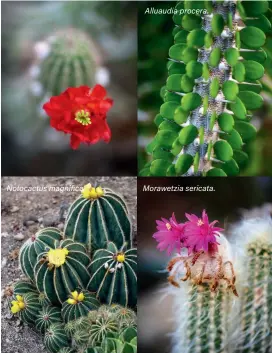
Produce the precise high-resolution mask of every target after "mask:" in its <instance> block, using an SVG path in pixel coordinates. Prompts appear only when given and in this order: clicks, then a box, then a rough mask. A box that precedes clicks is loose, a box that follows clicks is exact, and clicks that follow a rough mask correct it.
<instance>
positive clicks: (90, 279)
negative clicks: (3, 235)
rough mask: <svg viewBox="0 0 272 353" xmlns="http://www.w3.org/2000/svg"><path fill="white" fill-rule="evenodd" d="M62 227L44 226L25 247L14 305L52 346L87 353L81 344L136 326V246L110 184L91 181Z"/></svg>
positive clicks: (13, 293) (66, 351)
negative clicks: (107, 187) (104, 184)
mask: <svg viewBox="0 0 272 353" xmlns="http://www.w3.org/2000/svg"><path fill="white" fill-rule="evenodd" d="M78 201H79V202H78ZM82 203H84V205H83V204H82ZM77 208H78V209H77ZM85 209H86V210H87V212H86V213H84V212H85ZM64 228H65V229H64V232H63V233H62V232H61V231H59V230H58V229H56V228H45V229H42V230H40V231H39V232H38V233H37V234H36V235H35V236H33V237H32V238H31V239H29V240H28V241H27V242H26V243H25V244H24V245H23V246H22V248H21V250H20V255H19V262H20V266H21V269H22V271H23V273H24V274H25V275H26V276H27V278H28V281H26V280H21V281H19V282H17V283H16V284H15V285H14V287H13V289H12V290H10V291H9V292H10V295H11V300H10V309H11V311H12V313H13V314H18V316H19V318H20V319H21V320H22V321H23V322H25V323H28V324H32V325H34V326H35V327H36V329H37V330H38V331H39V332H41V333H42V334H44V344H45V346H46V348H47V349H48V350H49V351H50V352H52V353H59V352H60V353H61V352H62V353H72V352H78V353H79V352H80V353H82V350H79V351H78V349H79V348H80V347H84V350H85V349H86V350H87V351H88V349H91V348H92V347H93V348H94V347H96V346H97V345H98V344H101V342H102V341H103V339H104V333H105V332H108V331H109V332H111V333H118V332H119V331H120V330H121V329H122V330H125V329H126V328H130V327H131V328H132V327H134V328H135V326H136V314H135V312H134V311H133V309H135V306H136V301H137V282H136V280H137V277H136V265H137V252H136V249H133V248H132V247H131V246H132V231H131V224H130V221H129V216H128V211H127V208H126V205H125V202H124V201H123V199H122V198H121V197H120V196H119V195H117V194H116V193H114V192H113V191H111V190H109V189H102V188H101V187H96V188H94V187H92V186H91V185H90V184H87V185H86V186H85V187H84V188H83V190H82V197H80V198H79V199H78V200H76V201H75V203H74V204H72V206H71V208H70V211H69V214H68V217H67V223H66V225H65V227H64ZM66 230H67V233H66ZM111 239H114V241H115V242H116V243H117V245H115V243H113V242H111V241H109V240H111ZM104 248H105V249H104ZM95 250H96V251H95ZM93 252H94V256H93V259H92V261H91V256H92V254H93ZM99 281H100V282H99ZM113 300H114V302H115V303H116V304H115V305H113V306H112V307H107V306H104V305H102V306H101V303H112V301H113ZM122 305H123V306H124V307H123V306H122ZM129 307H130V308H131V309H130V308H129ZM79 326H80V327H81V329H80V330H78V329H77V328H78V327H79ZM90 326H91V332H89V327H90ZM87 328H88V330H87ZM107 328H108V330H107ZM122 337H123V336H122ZM122 344H123V343H122ZM125 345H126V344H125ZM80 349H81V348H80ZM95 349H96V348H95ZM118 352H119V351H118ZM124 353H126V351H124Z"/></svg>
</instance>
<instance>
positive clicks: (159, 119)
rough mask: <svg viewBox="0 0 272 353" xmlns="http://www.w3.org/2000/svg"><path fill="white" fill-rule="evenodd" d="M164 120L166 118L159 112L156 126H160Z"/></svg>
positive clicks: (155, 120) (155, 121)
mask: <svg viewBox="0 0 272 353" xmlns="http://www.w3.org/2000/svg"><path fill="white" fill-rule="evenodd" d="M163 121H164V118H163V117H162V116H161V115H160V114H157V115H156V116H155V119H154V123H155V125H156V126H159V125H160V124H161V123H162V122H163Z"/></svg>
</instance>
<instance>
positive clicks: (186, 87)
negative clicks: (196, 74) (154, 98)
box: [180, 75, 195, 93]
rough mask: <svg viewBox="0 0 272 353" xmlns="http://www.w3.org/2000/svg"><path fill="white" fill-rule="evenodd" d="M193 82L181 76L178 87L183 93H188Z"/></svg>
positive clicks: (186, 76) (191, 88)
mask: <svg viewBox="0 0 272 353" xmlns="http://www.w3.org/2000/svg"><path fill="white" fill-rule="evenodd" d="M194 85H195V82H194V80H193V79H191V78H190V77H189V76H188V75H183V76H182V78H181V80H180V86H181V89H182V91H183V92H185V93H189V92H192V90H193V88H194Z"/></svg>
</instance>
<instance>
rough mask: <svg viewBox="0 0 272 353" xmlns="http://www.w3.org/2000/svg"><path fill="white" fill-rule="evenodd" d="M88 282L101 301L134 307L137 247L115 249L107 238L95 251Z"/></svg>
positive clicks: (135, 301)
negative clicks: (106, 242)
mask: <svg viewBox="0 0 272 353" xmlns="http://www.w3.org/2000/svg"><path fill="white" fill-rule="evenodd" d="M89 271H90V273H91V274H92V276H91V279H90V281H89V284H88V289H89V290H90V291H93V292H96V296H97V298H99V299H100V301H101V302H103V303H107V304H112V303H119V304H121V305H123V306H129V307H132V308H133V307H135V305H136V303H137V249H128V250H125V249H122V248H121V249H118V247H117V246H116V245H115V244H114V243H113V242H109V243H108V246H107V248H106V249H100V250H97V251H96V252H95V253H94V256H93V259H92V262H91V264H90V266H89Z"/></svg>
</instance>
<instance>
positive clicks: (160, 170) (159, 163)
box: [150, 159, 171, 176]
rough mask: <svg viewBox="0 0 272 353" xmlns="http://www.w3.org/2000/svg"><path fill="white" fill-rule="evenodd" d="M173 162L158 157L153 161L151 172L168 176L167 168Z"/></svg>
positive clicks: (153, 174) (154, 174)
mask: <svg viewBox="0 0 272 353" xmlns="http://www.w3.org/2000/svg"><path fill="white" fill-rule="evenodd" d="M170 165H171V163H170V162H167V161H166V160H164V159H156V160H155V161H153V162H152V163H151V166H150V173H151V175H152V176H166V172H167V169H168V168H169V167H170Z"/></svg>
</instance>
